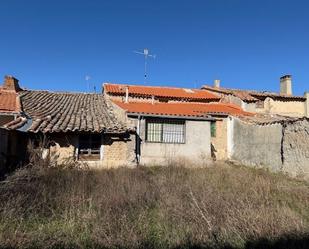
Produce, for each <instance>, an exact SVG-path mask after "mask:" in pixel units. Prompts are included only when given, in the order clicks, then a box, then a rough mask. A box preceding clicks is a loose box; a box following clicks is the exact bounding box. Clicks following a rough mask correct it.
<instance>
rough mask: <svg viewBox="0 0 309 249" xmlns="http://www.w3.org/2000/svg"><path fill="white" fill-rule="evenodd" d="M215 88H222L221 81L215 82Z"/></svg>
mask: <svg viewBox="0 0 309 249" xmlns="http://www.w3.org/2000/svg"><path fill="white" fill-rule="evenodd" d="M214 87H216V88H219V87H220V80H214Z"/></svg>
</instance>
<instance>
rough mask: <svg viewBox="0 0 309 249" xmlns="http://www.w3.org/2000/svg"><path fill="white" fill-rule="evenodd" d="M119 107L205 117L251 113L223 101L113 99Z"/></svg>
mask: <svg viewBox="0 0 309 249" xmlns="http://www.w3.org/2000/svg"><path fill="white" fill-rule="evenodd" d="M114 103H115V104H117V105H118V106H119V107H120V108H122V109H124V110H126V111H127V112H130V113H137V114H152V115H162V116H164V115H172V116H188V117H205V116H208V115H210V114H224V115H235V116H238V115H251V113H248V112H244V111H243V110H242V109H240V108H239V107H238V106H236V105H233V104H224V103H188V102H182V103H154V104H152V103H146V102H129V103H124V102H119V101H114Z"/></svg>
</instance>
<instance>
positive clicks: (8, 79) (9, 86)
mask: <svg viewBox="0 0 309 249" xmlns="http://www.w3.org/2000/svg"><path fill="white" fill-rule="evenodd" d="M3 88H4V89H5V90H12V91H15V92H18V91H20V90H21V88H20V87H19V84H18V79H16V78H14V77H13V76H11V75H6V76H5V77H4V83H3Z"/></svg>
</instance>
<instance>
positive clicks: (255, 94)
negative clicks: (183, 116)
mask: <svg viewBox="0 0 309 249" xmlns="http://www.w3.org/2000/svg"><path fill="white" fill-rule="evenodd" d="M202 89H205V90H208V91H212V92H216V93H222V94H231V95H234V96H236V97H238V98H240V99H241V100H243V101H245V102H256V101H258V100H260V99H265V98H267V97H270V98H274V99H280V100H286V101H289V100H299V101H305V100H306V98H304V97H302V96H295V95H284V94H278V93H273V92H266V91H265V92H259V91H254V90H241V89H232V88H224V87H213V86H207V85H204V86H203V87H202Z"/></svg>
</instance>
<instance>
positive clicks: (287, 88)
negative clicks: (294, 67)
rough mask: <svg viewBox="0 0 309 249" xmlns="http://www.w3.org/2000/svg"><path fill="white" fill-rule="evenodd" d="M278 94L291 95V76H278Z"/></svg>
mask: <svg viewBox="0 0 309 249" xmlns="http://www.w3.org/2000/svg"><path fill="white" fill-rule="evenodd" d="M280 94H284V95H292V76H291V75H284V76H282V77H281V78H280Z"/></svg>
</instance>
